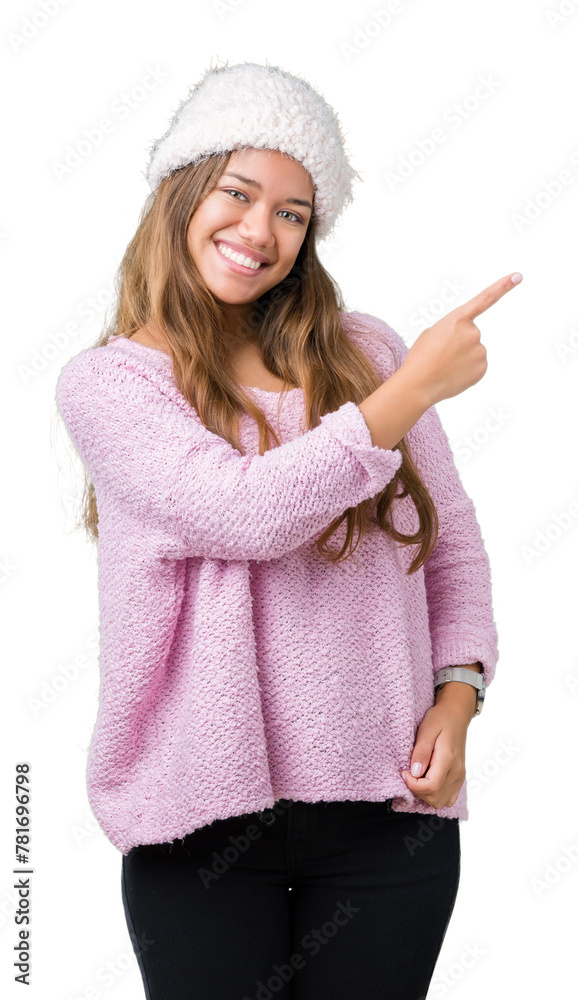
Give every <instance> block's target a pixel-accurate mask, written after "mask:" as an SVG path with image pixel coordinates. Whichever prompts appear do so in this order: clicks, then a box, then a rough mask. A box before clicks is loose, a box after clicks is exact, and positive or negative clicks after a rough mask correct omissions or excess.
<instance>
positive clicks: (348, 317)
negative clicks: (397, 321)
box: [341, 310, 409, 375]
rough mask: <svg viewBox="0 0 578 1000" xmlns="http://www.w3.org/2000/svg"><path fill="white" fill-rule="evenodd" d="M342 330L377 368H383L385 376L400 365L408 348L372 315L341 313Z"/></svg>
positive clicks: (393, 331)
mask: <svg viewBox="0 0 578 1000" xmlns="http://www.w3.org/2000/svg"><path fill="white" fill-rule="evenodd" d="M341 317H342V322H343V328H344V330H345V331H346V333H347V335H348V336H351V338H352V339H353V340H354V342H355V343H356V344H357V346H359V347H360V349H361V350H363V351H364V353H368V354H369V355H370V359H371V360H372V361H373V362H375V363H376V364H377V366H378V367H380V368H381V366H383V367H384V370H385V374H387V375H388V374H391V373H392V372H393V371H395V369H396V368H399V366H400V365H401V364H402V362H403V360H404V358H405V356H406V354H407V352H408V350H409V348H408V347H407V344H406V343H405V341H404V339H403V338H402V337H401V336H400V335H399V333H397V332H396V331H395V330H394V329H393V327H391V326H390V325H389V323H386V322H385V320H383V319H381V318H380V317H379V316H374V315H372V313H365V312H358V311H357V310H354V311H352V312H343V313H342V314H341Z"/></svg>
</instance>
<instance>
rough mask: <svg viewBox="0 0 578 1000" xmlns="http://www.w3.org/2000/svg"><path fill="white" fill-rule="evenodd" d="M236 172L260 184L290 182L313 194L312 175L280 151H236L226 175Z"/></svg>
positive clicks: (230, 160) (226, 168) (300, 164)
mask: <svg viewBox="0 0 578 1000" xmlns="http://www.w3.org/2000/svg"><path fill="white" fill-rule="evenodd" d="M229 170H234V171H237V172H239V173H242V174H244V175H245V176H246V177H248V178H251V179H254V180H256V181H259V182H262V183H264V182H269V183H270V182H271V181H274V180H278V181H279V182H287V181H290V182H291V183H293V184H297V185H299V186H301V188H302V189H305V190H306V191H308V192H309V194H312V193H313V187H314V186H313V181H312V179H311V175H310V174H309V172H308V171H307V170H306V169H305V167H304V166H303V164H302V163H299V161H298V160H295V159H293V157H291V156H289V155H288V154H287V153H282V152H281V150H279V149H254V148H253V147H248V148H246V149H235V150H233V152H232V153H231V157H230V159H229V162H228V164H227V166H226V167H225V173H227V171H229Z"/></svg>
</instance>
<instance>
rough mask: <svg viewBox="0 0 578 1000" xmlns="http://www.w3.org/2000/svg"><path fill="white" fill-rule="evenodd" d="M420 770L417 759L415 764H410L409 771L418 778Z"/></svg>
mask: <svg viewBox="0 0 578 1000" xmlns="http://www.w3.org/2000/svg"><path fill="white" fill-rule="evenodd" d="M421 770H422V765H421V764H420V762H419V760H416V762H415V764H412V765H411V773H412V774H413V776H414V778H419V776H420V774H421Z"/></svg>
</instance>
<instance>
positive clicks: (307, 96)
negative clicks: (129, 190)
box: [146, 63, 362, 239]
mask: <svg viewBox="0 0 578 1000" xmlns="http://www.w3.org/2000/svg"><path fill="white" fill-rule="evenodd" d="M244 147H253V148H255V149H278V150H280V151H281V152H282V153H287V154H288V155H290V156H292V157H293V158H294V159H295V160H297V161H298V162H299V163H301V164H302V165H303V166H304V167H305V169H306V170H307V171H308V172H309V174H310V175H311V179H312V181H313V184H314V186H315V206H314V211H315V214H316V217H317V234H316V235H317V239H324V238H325V237H326V236H328V235H329V233H330V232H331V230H332V229H333V226H334V225H335V223H336V221H337V219H338V218H339V216H340V214H341V212H342V211H343V209H344V208H345V206H346V205H348V204H350V202H351V201H353V194H352V181H353V179H354V178H357V179H358V180H361V179H362V178H361V177H360V175H359V173H358V172H357V171H356V170H354V169H353V167H352V166H351V164H350V163H349V160H348V158H347V155H346V153H345V149H344V146H343V136H342V132H341V126H340V123H339V120H338V118H337V115H336V113H335V111H334V110H333V109H332V108H331V107H330V105H329V104H327V102H326V101H325V100H324V99H323V97H321V96H320V94H318V93H317V91H316V90H314V89H313V87H312V86H311V85H310V84H309V83H307V82H306V81H305V80H303V79H301V78H300V77H297V76H292V75H291V74H290V73H285V72H284V71H283V70H282V69H280V68H279V67H278V66H269V65H266V66H261V65H259V64H258V63H239V64H238V65H236V66H227V65H225V66H219V67H217V68H215V69H209V70H208V71H207V72H206V73H205V75H204V76H203V77H202V79H201V80H200V82H199V83H198V84H197V85H196V87H194V88H189V95H188V96H187V97H186V98H185V100H184V101H183V102H182V103H181V104H180V105H179V107H178V108H177V110H176V111H175V113H174V115H173V118H172V120H171V124H170V125H169V128H168V129H167V131H166V132H165V134H164V135H163V136H162V137H161V138H160V139H159V140H158V141H157V142H155V143H154V145H153V146H152V147H150V150H151V152H150V159H149V164H148V168H147V173H146V179H147V180H148V183H149V185H150V187H151V190H152V191H154V190H155V189H156V188H157V186H158V185H159V184H160V182H161V180H163V178H164V177H167V176H168V175H169V174H171V173H172V172H173V170H178V169H179V168H180V167H184V166H186V165H187V164H189V163H197V162H199V161H200V160H204V159H206V158H207V157H208V156H211V155H213V154H214V153H226V152H229V151H232V150H235V149H242V148H244Z"/></svg>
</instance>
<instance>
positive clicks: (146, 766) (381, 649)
mask: <svg viewBox="0 0 578 1000" xmlns="http://www.w3.org/2000/svg"><path fill="white" fill-rule="evenodd" d="M342 323H343V327H344V330H345V332H346V334H347V335H348V336H349V337H350V338H351V340H352V341H353V342H354V343H356V344H357V346H359V347H360V348H361V350H362V351H363V352H364V353H365V355H366V357H368V358H369V359H370V360H371V361H372V362H373V364H374V366H375V368H376V370H377V372H378V373H379V375H380V377H381V378H382V379H383V380H384V381H385V379H387V378H388V376H389V375H391V374H392V372H393V371H395V370H396V369H397V368H398V367H399V365H400V364H401V362H402V361H403V358H404V357H405V354H406V353H407V350H408V349H407V347H406V345H405V343H404V341H403V340H402V338H401V337H400V336H399V335H398V334H397V333H395V331H394V330H393V329H392V328H391V327H390V326H388V324H387V323H384V322H383V321H382V320H380V319H378V318H377V317H375V316H371V315H369V314H367V313H360V312H344V313H342ZM250 391H251V392H252V393H253V394H254V398H255V400H256V401H257V402H258V404H259V405H260V407H261V408H262V409H263V411H264V413H265V415H266V416H267V419H268V420H269V421H270V422H271V423H272V425H273V426H274V427H275V429H276V430H278V431H279V432H280V434H281V441H282V443H281V445H280V446H279V447H273V448H272V449H270V450H269V451H267V452H265V454H263V455H259V439H258V428H257V424H256V422H255V421H254V420H253V418H252V417H250V416H249V414H247V413H245V412H243V414H242V415H241V419H240V440H241V442H242V446H243V448H244V449H245V451H246V454H245V455H242V454H241V452H240V451H238V450H237V449H235V448H233V447H232V446H231V445H230V444H229V443H228V442H227V441H225V440H224V438H222V437H220V436H219V435H217V434H214V433H213V432H211V431H209V430H208V429H207V428H206V427H205V426H204V425H203V423H202V422H201V420H200V418H199V416H198V414H197V412H196V410H195V409H194V407H192V406H191V405H190V404H189V403H188V401H187V400H186V399H185V397H184V396H183V395H182V393H180V392H179V391H178V389H177V387H176V385H175V382H174V379H173V371H172V362H171V359H170V357H169V356H168V355H167V354H165V353H164V352H162V351H159V350H156V349H155V348H151V347H145V346H144V345H143V344H139V343H138V342H136V341H133V340H129V339H127V338H125V337H123V336H115V337H112V338H109V340H108V342H107V343H106V344H105V345H104V346H101V347H98V348H89V349H86V350H83V351H81V352H80V353H79V354H77V355H75V356H74V357H73V358H72V359H71V360H70V361H68V362H67V364H65V365H64V367H63V368H62V370H61V372H60V374H59V377H58V380H57V384H56V402H57V406H58V409H59V412H60V414H61V416H62V418H63V420H64V422H65V425H66V428H67V430H68V433H69V435H70V437H71V440H72V442H73V444H74V446H75V449H76V451H77V452H78V454H79V456H80V457H81V459H82V461H83V463H84V465H85V467H86V469H87V470H88V473H89V475H90V477H91V480H92V482H93V484H94V488H95V493H96V500H97V507H98V517H99V523H98V531H99V540H98V584H99V622H100V654H99V667H100V699H99V706H98V712H97V718H96V723H95V727H94V730H93V733H92V738H91V743H90V748H89V752H88V762H87V771H86V778H87V792H88V798H89V802H90V805H91V808H92V810H93V812H94V815H95V817H96V819H97V821H98V823H99V825H100V826H101V828H102V830H103V831H104V833H105V834H106V836H107V837H108V839H109V840H110V842H111V843H112V844H113V845H114V846H115V847H117V848H118V850H120V851H121V852H122V853H123V854H128V852H129V850H130V849H131V847H133V846H134V845H137V844H152V843H160V842H163V841H171V840H173V839H175V838H183V837H185V836H186V835H187V834H188V833H191V832H193V831H194V830H196V829H197V828H199V827H202V826H205V825H207V824H210V823H212V822H213V821H214V820H216V819H226V818H228V817H232V816H240V815H245V814H248V813H251V812H254V811H257V810H262V809H265V808H266V807H269V808H271V807H273V805H274V804H275V802H276V801H278V800H279V799H289V798H291V799H294V800H301V801H305V802H317V801H320V800H325V801H344V800H370V801H384V800H385V799H386V798H392V800H393V802H392V808H393V810H394V811H405V812H417V813H423V814H437V815H439V816H444V817H457V818H458V819H467V818H468V809H467V799H466V795H467V782H464V784H463V785H462V788H461V790H460V793H459V795H458V798H457V800H456V802H455V803H454V805H453V806H451V807H443V808H440V809H434V808H433V806H430V805H428V804H427V803H426V802H424V801H423V800H422V799H420V798H419V797H418V796H416V795H414V794H413V793H412V792H410V791H409V790H408V788H407V785H406V784H405V781H404V779H403V777H402V775H401V771H402V770H404V769H408V768H409V766H410V761H411V754H412V750H413V747H414V745H415V737H416V732H417V728H418V726H419V723H420V722H421V720H422V718H423V716H424V714H425V712H426V710H427V709H428V708H429V707H430V706H432V705H433V704H434V702H435V697H434V688H433V674H434V672H435V670H437V669H438V668H439V667H444V666H450V665H460V664H467V663H474V662H476V661H477V660H479V661H480V662H481V663H482V666H483V670H484V677H485V681H486V684H487V685H489V684H490V683H491V681H492V679H493V676H494V670H495V665H496V661H497V658H498V651H497V634H496V629H495V624H494V620H493V616H492V602H491V581H490V567H489V561H488V557H487V554H486V551H485V548H484V544H483V540H482V536H481V532H480V528H479V525H478V523H477V520H476V516H475V508H474V505H473V503H472V501H471V499H470V498H469V497H468V495H467V494H466V492H465V490H464V488H463V486H462V484H461V482H460V479H459V476H458V472H457V470H456V466H455V464H454V461H453V456H452V451H451V449H450V445H449V442H448V439H447V436H446V434H445V432H444V430H443V428H442V426H441V423H440V419H439V417H438V415H437V412H436V409H435V407H434V406H432V407H430V408H429V409H428V410H427V411H426V412H425V413H424V414H423V416H422V417H421V418H420V419H419V420H418V421H417V423H416V424H415V425H414V427H413V428H412V429H411V430H410V431H409V432H408V434H407V435H406V441H407V442H408V444H409V447H410V451H411V454H412V458H413V460H414V462H415V464H416V466H417V468H418V470H419V472H420V475H421V477H422V478H423V481H424V482H425V484H426V486H427V487H428V490H429V492H430V494H431V496H432V499H433V501H434V503H435V506H436V510H437V513H438V518H439V535H438V540H437V544H436V546H435V549H434V551H433V553H432V554H431V555H430V557H429V559H428V560H427V561H426V563H425V565H424V566H422V567H421V568H420V569H419V570H418V571H417V572H416V573H413V574H411V575H409V576H408V575H407V572H406V571H407V568H408V567H409V565H410V563H411V561H412V558H413V556H414V555H415V552H416V549H417V546H416V544H413V545H410V546H402V545H400V544H399V543H396V542H395V541H394V540H392V538H391V537H390V536H389V535H388V534H386V533H385V532H384V531H382V530H381V529H380V528H379V527H378V526H377V524H373V523H372V524H371V527H370V530H369V532H368V534H366V535H365V536H364V538H363V540H362V542H361V543H360V544H359V546H358V547H357V549H356V551H355V552H354V554H353V556H349V557H348V558H347V559H345V560H344V561H342V562H340V563H338V564H332V563H331V562H329V561H328V560H327V559H326V558H324V557H322V556H321V555H320V554H319V553H318V551H317V549H316V548H315V545H314V544H313V543H314V542H315V541H316V540H317V538H319V537H320V535H321V534H322V533H323V531H324V530H325V529H326V528H327V527H328V525H329V524H330V523H331V522H332V521H333V520H334V519H335V518H337V517H338V516H339V515H341V514H342V513H343V512H344V511H345V510H347V509H348V508H350V507H355V506H356V505H357V504H359V503H360V502H361V501H362V500H366V499H368V498H370V497H374V496H375V495H376V494H377V493H379V492H380V491H381V490H383V489H384V487H385V486H386V485H387V483H389V482H390V481H391V480H392V479H393V476H394V475H395V472H396V470H397V469H398V468H399V466H400V465H401V462H402V455H401V452H400V451H399V450H396V449H392V450H388V449H384V448H379V447H377V446H374V445H373V444H372V440H371V435H370V431H369V428H368V426H367V424H366V422H365V420H364V417H363V415H362V413H361V410H360V409H359V408H358V406H357V405H356V404H355V403H354V402H352V401H348V402H346V403H344V404H343V405H342V406H340V407H339V408H338V409H337V410H335V411H334V412H331V413H327V414H325V415H324V416H323V417H322V418H321V422H320V424H319V425H318V426H317V427H315V428H313V429H312V430H308V431H306V432H304V430H303V426H302V421H303V417H304V395H303V391H302V390H301V389H300V388H296V389H292V390H289V391H288V392H287V393H285V394H283V396H282V397H281V409H280V415H279V424H278V425H277V415H278V414H277V411H278V404H279V401H280V396H279V393H277V392H270V391H266V390H262V389H250ZM393 521H394V524H395V526H396V527H397V528H398V529H399V530H400V531H403V532H404V533H411V532H414V531H415V530H416V528H417V527H418V526H419V521H418V518H417V512H416V510H415V507H414V505H413V502H412V500H411V498H410V497H405V498H402V499H396V500H395V501H394V508H393ZM345 530H346V524H341V525H340V526H339V528H338V530H337V532H336V533H335V534H334V535H333V536H332V537H331V538H330V540H329V544H330V546H331V547H333V548H335V549H337V547H338V546H339V548H340V547H341V544H342V542H343V541H344V538H345Z"/></svg>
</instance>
